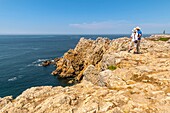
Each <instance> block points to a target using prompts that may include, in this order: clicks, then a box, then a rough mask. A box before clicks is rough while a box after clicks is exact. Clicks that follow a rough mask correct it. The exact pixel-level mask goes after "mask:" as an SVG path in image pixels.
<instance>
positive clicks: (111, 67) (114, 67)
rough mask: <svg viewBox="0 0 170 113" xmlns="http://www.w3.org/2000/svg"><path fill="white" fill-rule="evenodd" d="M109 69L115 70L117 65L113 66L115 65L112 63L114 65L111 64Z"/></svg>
mask: <svg viewBox="0 0 170 113" xmlns="http://www.w3.org/2000/svg"><path fill="white" fill-rule="evenodd" d="M107 69H110V70H112V71H113V70H115V69H116V66H113V65H112V66H109V67H108V68H107Z"/></svg>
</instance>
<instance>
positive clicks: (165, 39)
mask: <svg viewBox="0 0 170 113" xmlns="http://www.w3.org/2000/svg"><path fill="white" fill-rule="evenodd" d="M169 39H170V38H160V39H159V40H160V41H168V40H169Z"/></svg>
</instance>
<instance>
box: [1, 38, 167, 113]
mask: <svg viewBox="0 0 170 113" xmlns="http://www.w3.org/2000/svg"><path fill="white" fill-rule="evenodd" d="M169 37H170V36H169V35H166V36H164V35H161V36H160V35H155V36H151V37H149V38H143V39H142V40H141V54H133V53H128V52H127V49H128V45H129V42H130V40H129V39H128V38H126V37H124V38H119V39H114V40H109V39H107V38H98V39H97V40H90V39H84V38H81V39H80V41H79V43H78V44H77V46H76V47H75V49H74V50H69V51H68V52H66V53H65V54H64V56H63V58H60V59H57V60H56V66H57V69H56V70H55V71H54V72H53V74H60V76H61V77H63V78H64V77H75V78H76V79H77V80H81V83H79V84H76V85H74V86H71V87H60V86H58V87H51V86H42V87H33V88H30V89H27V90H26V91H24V92H23V93H22V94H21V95H20V96H18V97H17V98H16V99H13V98H12V97H11V96H7V97H4V98H0V113H23V112H24V113H35V112H36V113H169V111H170V107H169V106H170V87H169V86H170V43H169V41H168V40H169ZM166 38H168V40H167V39H166ZM162 39H163V40H162ZM165 39H166V40H165ZM110 66H112V67H116V68H113V70H112V69H111V70H110V69H108V68H109V67H110Z"/></svg>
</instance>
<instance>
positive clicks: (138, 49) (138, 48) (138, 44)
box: [136, 40, 140, 53]
mask: <svg viewBox="0 0 170 113" xmlns="http://www.w3.org/2000/svg"><path fill="white" fill-rule="evenodd" d="M136 49H137V53H140V40H138V43H137V48H136Z"/></svg>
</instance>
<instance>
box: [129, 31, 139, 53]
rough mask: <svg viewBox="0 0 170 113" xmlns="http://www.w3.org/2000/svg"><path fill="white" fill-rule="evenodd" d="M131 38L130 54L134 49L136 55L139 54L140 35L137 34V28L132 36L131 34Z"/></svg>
mask: <svg viewBox="0 0 170 113" xmlns="http://www.w3.org/2000/svg"><path fill="white" fill-rule="evenodd" d="M130 38H131V42H130V45H129V50H128V52H129V53H130V51H131V50H133V49H134V53H137V43H138V33H137V30H136V28H134V29H133V30H132V34H131V37H130ZM132 46H134V47H132Z"/></svg>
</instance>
